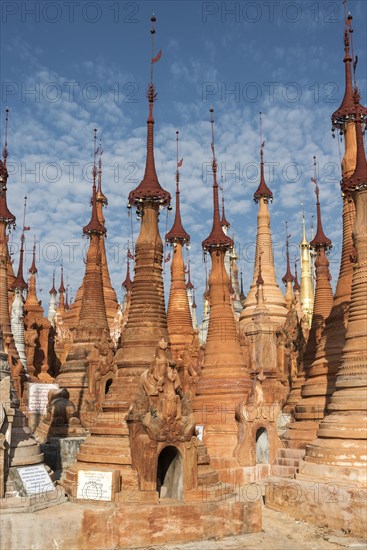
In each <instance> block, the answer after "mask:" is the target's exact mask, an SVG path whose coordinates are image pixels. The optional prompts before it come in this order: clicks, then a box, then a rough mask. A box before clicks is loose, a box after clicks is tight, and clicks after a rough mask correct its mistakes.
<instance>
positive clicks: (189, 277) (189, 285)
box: [186, 258, 194, 290]
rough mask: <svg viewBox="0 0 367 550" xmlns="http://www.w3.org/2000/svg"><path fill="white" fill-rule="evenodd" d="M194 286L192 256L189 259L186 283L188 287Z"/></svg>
mask: <svg viewBox="0 0 367 550" xmlns="http://www.w3.org/2000/svg"><path fill="white" fill-rule="evenodd" d="M193 288H194V285H193V284H192V282H191V260H190V258H189V259H188V260H187V283H186V289H187V290H192V289H193Z"/></svg>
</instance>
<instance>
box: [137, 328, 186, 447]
mask: <svg viewBox="0 0 367 550" xmlns="http://www.w3.org/2000/svg"><path fill="white" fill-rule="evenodd" d="M167 346H168V343H167V342H166V341H165V340H164V339H163V338H162V340H160V341H159V342H158V345H157V348H156V352H155V357H154V360H153V361H152V363H151V365H150V367H149V368H148V369H147V370H145V371H144V372H143V373H142V375H141V376H140V384H139V390H138V394H137V396H136V397H135V399H134V401H133V403H132V405H131V407H130V410H129V413H128V415H127V418H126V421H127V422H128V423H129V422H135V423H136V422H137V421H140V422H141V425H142V426H143V428H144V430H145V432H146V433H147V434H148V436H149V438H150V439H153V440H154V441H170V442H174V441H189V440H190V439H191V437H192V436H193V435H194V430H195V419H194V415H193V414H192V410H191V405H190V401H189V399H187V397H185V394H184V392H183V390H182V386H181V380H180V376H179V374H178V372H177V369H176V365H175V363H174V362H173V361H172V360H170V359H169V358H168V357H167Z"/></svg>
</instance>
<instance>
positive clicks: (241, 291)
mask: <svg viewBox="0 0 367 550" xmlns="http://www.w3.org/2000/svg"><path fill="white" fill-rule="evenodd" d="M240 281H241V287H240V299H241V302H243V300H244V299H245V298H246V296H245V293H244V292H243V276H242V269H241V271H240Z"/></svg>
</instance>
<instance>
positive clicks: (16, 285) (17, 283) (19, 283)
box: [12, 197, 30, 292]
mask: <svg viewBox="0 0 367 550" xmlns="http://www.w3.org/2000/svg"><path fill="white" fill-rule="evenodd" d="M26 208H27V197H24V207H23V230H22V234H21V237H20V253H19V267H18V273H17V276H16V278H15V280H14V282H13V285H12V288H13V289H14V290H15V289H19V290H20V291H21V292H22V291H23V290H25V289H26V288H28V286H27V283H26V282H25V280H24V277H23V263H24V241H25V231H27V230H29V229H30V228H29V227H26V226H25V214H26Z"/></svg>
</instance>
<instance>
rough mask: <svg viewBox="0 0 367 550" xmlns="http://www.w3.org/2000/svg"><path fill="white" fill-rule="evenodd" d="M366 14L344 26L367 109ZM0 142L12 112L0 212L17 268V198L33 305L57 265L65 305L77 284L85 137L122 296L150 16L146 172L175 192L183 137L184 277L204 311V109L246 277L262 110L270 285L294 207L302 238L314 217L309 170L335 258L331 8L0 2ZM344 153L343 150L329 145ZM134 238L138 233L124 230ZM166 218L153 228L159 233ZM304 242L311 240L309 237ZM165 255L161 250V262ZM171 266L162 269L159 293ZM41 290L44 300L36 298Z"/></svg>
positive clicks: (85, 201)
mask: <svg viewBox="0 0 367 550" xmlns="http://www.w3.org/2000/svg"><path fill="white" fill-rule="evenodd" d="M366 5H367V4H366V3H365V2H364V1H363V0H355V1H351V0H349V1H348V10H350V11H351V12H352V14H353V17H354V18H353V25H354V49H355V52H356V53H357V54H358V57H359V63H358V70H357V76H358V84H359V86H360V88H361V91H362V101H363V102H364V103H365V102H366V97H365V89H366V70H365V67H366V66H367V62H366V48H365V35H364V32H365V23H366ZM1 9H2V19H1V21H2V23H1V25H2V38H1V42H2V44H1V46H2V63H1V73H2V74H1V76H2V118H1V123H2V133H1V135H2V136H3V128H4V127H3V122H4V116H3V114H4V110H5V107H9V108H10V123H9V136H8V150H9V157H8V165H9V172H10V178H9V184H8V205H9V207H10V209H11V211H12V212H13V213H14V214H15V215H16V216H17V220H18V228H17V230H16V231H15V233H14V234H13V235H12V237H11V239H12V247H13V251H14V259H15V265H17V258H18V256H17V254H18V243H19V237H20V232H21V225H22V210H23V197H24V195H27V196H28V208H27V218H26V225H29V226H30V227H31V231H30V232H29V233H27V255H26V267H27V269H28V267H29V265H30V262H31V255H30V251H31V248H32V242H33V236H35V237H36V241H37V243H38V244H37V263H38V269H39V279H38V287H39V289H40V290H39V297H40V298H42V299H43V303H44V305H45V306H46V307H47V305H48V290H49V288H50V286H51V279H52V272H53V269H54V268H55V267H56V270H57V284H58V279H59V266H60V263H61V261H63V262H64V267H65V275H66V276H67V277H68V283H69V285H70V292H71V294H72V295H75V292H76V289H77V288H78V286H79V285H80V283H81V281H82V277H83V273H84V263H83V250H85V247H86V246H87V241H85V240H84V239H82V238H81V228H82V227H83V225H85V224H86V223H87V222H88V221H89V218H90V205H89V200H90V195H91V178H90V170H91V162H92V159H93V144H92V136H93V128H95V127H96V128H98V135H99V136H100V137H101V138H102V142H103V150H104V153H103V156H102V160H103V189H104V192H105V194H106V195H107V196H108V200H109V205H108V207H107V209H106V211H105V217H106V226H107V231H108V238H107V241H106V247H107V254H108V258H109V268H110V273H111V278H112V282H113V285H114V287H115V289H116V290H117V292H118V295H119V298H120V297H121V294H122V293H121V282H122V281H123V279H124V277H125V268H126V247H127V241H128V239H131V220H130V218H129V217H128V211H127V208H126V205H127V197H128V193H129V191H130V190H131V189H133V188H134V187H136V186H137V185H138V183H139V182H140V181H141V179H142V177H143V172H144V161H145V139H146V118H147V112H148V108H147V101H146V99H145V92H146V87H147V83H148V81H149V71H150V57H151V42H150V32H149V31H150V16H151V14H152V12H153V11H154V12H155V15H156V17H157V23H156V29H157V34H156V53H157V51H158V50H159V49H160V48H162V50H163V53H162V58H161V60H160V61H159V63H156V64H155V82H156V86H157V91H158V101H157V102H156V104H155V120H156V124H155V137H156V167H157V173H158V178H159V180H160V183H161V185H162V186H163V187H164V188H165V189H167V190H169V191H170V192H171V194H173V193H174V189H175V132H176V129H178V130H179V131H180V138H181V143H180V156H182V157H183V158H184V163H183V167H182V170H181V182H182V185H181V191H182V193H181V198H182V218H183V223H184V227H185V229H186V230H187V231H188V232H189V233H190V234H191V238H192V245H191V249H190V251H189V254H190V257H191V263H192V277H193V280H194V283H195V286H196V288H197V301H198V305H199V308H201V301H202V292H203V289H204V283H205V269H204V264H203V263H202V251H201V241H202V240H203V239H204V238H205V237H206V236H207V235H208V233H209V231H210V229H211V216H212V202H211V201H212V190H211V185H212V179H211V177H210V173H208V170H209V168H208V167H209V162H210V156H211V148H210V141H211V135H210V124H209V108H210V105H213V106H214V108H215V119H216V122H215V132H216V153H217V158H218V163H219V173H220V175H222V176H223V180H224V192H225V198H226V215H227V218H228V220H229V221H230V222H231V224H232V227H231V229H230V235H231V236H233V237H234V239H235V242H236V246H237V251H238V255H239V267H240V268H242V270H243V276H244V286H245V292H247V290H248V288H249V285H250V283H251V279H252V272H253V255H254V244H255V235H256V213H257V208H256V206H255V205H254V203H253V201H252V196H253V192H254V190H255V189H256V187H257V185H258V178H259V173H258V161H259V146H260V136H259V115H258V113H259V111H262V113H263V132H264V139H265V140H266V145H265V161H266V165H265V168H266V180H267V183H268V185H269V187H270V188H271V189H272V191H273V194H274V202H273V204H272V205H271V206H270V208H271V217H272V219H271V226H272V233H273V242H274V250H275V257H276V267H277V276H278V281H279V282H280V283H281V277H282V276H283V275H284V273H285V254H284V252H285V248H284V241H285V227H284V222H285V220H288V223H289V232H290V233H291V235H292V237H291V244H292V249H291V255H292V257H293V258H294V257H295V255H296V254H297V253H298V248H297V247H298V243H299V241H300V231H301V208H302V207H301V203H302V202H303V203H304V208H305V213H306V217H307V223H308V227H310V224H311V218H312V215H314V213H315V204H314V202H315V196H314V192H313V187H314V186H313V184H312V183H311V181H310V178H311V175H312V157H313V155H316V156H317V161H318V167H319V179H320V189H321V191H320V195H321V202H322V209H323V223H324V229H325V233H326V234H327V235H328V236H329V237H330V238H331V239H332V241H333V244H334V248H333V250H332V252H331V256H330V262H331V271H332V275H333V283H334V284H335V281H336V279H337V275H338V268H339V259H340V246H341V197H340V188H339V180H340V159H339V152H338V140H336V139H335V140H333V139H332V136H331V132H330V115H331V113H332V112H333V111H334V110H335V109H336V108H337V107H338V106H339V104H340V102H341V99H342V97H343V89H344V65H343V62H342V60H343V55H344V52H343V5H342V2H341V0H334V1H331V2H314V1H312V2H311V1H310V2H308V1H307V0H302V1H295V2H290V1H289V2H288V1H282V0H277V1H276V2H272V1H271V0H270V2H265V1H264V2H262V1H256V2H247V1H244V2H199V1H190V2H180V1H175V2H169V1H166V2H164V1H157V2H152V1H149V2H141V1H137V2H136V1H132V2H130V1H127V2H123V1H112V0H111V1H109V0H106V1H103V2H92V1H90V2H89V1H86V2H84V1H82V0H80V1H78V2H74V1H65V2H51V1H39V2H31V1H28V2H14V1H4V2H3V3H2V8H1ZM340 148H341V151H343V144H342V143H341V144H340ZM132 219H133V231H134V235H135V237H136V236H137V234H138V231H139V222H138V221H137V220H136V218H135V215H134V216H133V218H132ZM172 222H173V213H171V214H170V215H169V217H168V219H167V216H166V212H163V213H162V214H161V221H160V229H161V234H162V235H163V234H164V233H165V232H166V227H168V229H169V228H170V226H171V224H172ZM309 235H310V234H309ZM166 253H167V254H168V249H167V252H166ZM168 265H169V264H166V267H165V272H166V273H165V278H166V291H167V292H168V289H169V278H168V277H169V268H168ZM41 289H42V290H41Z"/></svg>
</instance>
